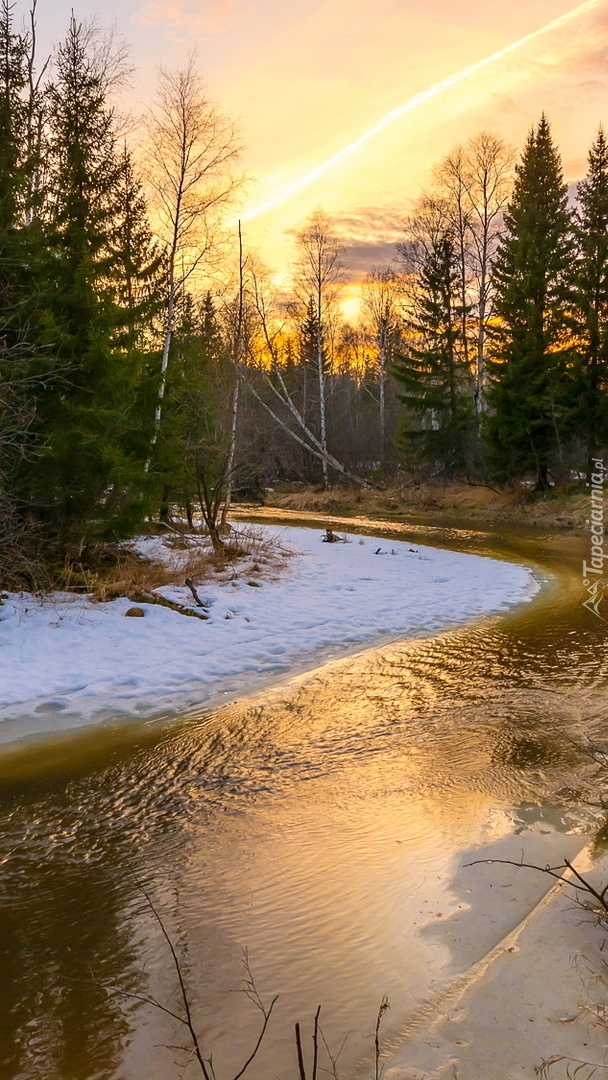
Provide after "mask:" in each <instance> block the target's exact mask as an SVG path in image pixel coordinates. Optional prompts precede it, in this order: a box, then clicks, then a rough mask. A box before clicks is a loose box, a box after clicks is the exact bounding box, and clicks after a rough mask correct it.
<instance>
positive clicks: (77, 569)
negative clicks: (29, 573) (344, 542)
mask: <svg viewBox="0 0 608 1080" xmlns="http://www.w3.org/2000/svg"><path fill="white" fill-rule="evenodd" d="M293 554H294V553H293V552H292V551H291V550H290V549H288V548H287V547H285V545H284V544H283V543H282V542H281V540H280V537H279V536H278V535H269V534H268V532H267V531H266V532H263V531H262V530H260V529H259V528H256V527H255V526H243V525H241V526H239V527H238V529H234V528H233V529H231V531H230V533H229V534H228V535H227V537H226V544H225V547H224V549H223V550H222V551H220V552H214V551H213V549H212V548H211V545H210V543H209V539H208V537H207V536H205V535H204V534H202V533H199V532H186V531H185V530H179V531H175V532H173V531H172V532H171V533H170V534H168V535H167V536H165V537H164V538H163V541H162V546H161V548H160V551H159V557H158V558H157V559H153V558H145V557H142V556H141V555H139V554H137V553H136V552H135V551H133V550H131V549H130V548H129V547H128V546H127V545H96V547H95V548H94V549H92V550H91V551H89V552H88V553H87V559H86V561H83V559H82V558H80V559H77V558H75V559H74V560H73V561H72V562H71V563H69V564H67V565H66V566H65V567H64V568H63V570H62V572H61V574H60V577H59V579H58V580H57V581H56V582H55V588H60V589H63V590H65V591H67V592H79V593H87V594H88V595H89V596H90V597H91V599H93V600H95V601H97V602H99V603H106V602H107V601H110V600H116V599H117V598H118V597H121V596H126V597H128V598H129V599H132V600H134V601H139V600H141V597H142V595H144V594H147V593H153V592H154V590H156V589H160V588H162V587H163V586H165V585H183V584H184V582H185V580H186V578H191V579H192V581H193V582H194V584H195V585H202V584H204V582H205V581H209V580H211V579H213V578H215V579H216V580H217V578H218V577H219V578H220V580H221V579H222V578H229V579H233V578H234V577H235V576H236V575H237V573H238V574H239V575H241V576H243V575H248V576H255V577H260V578H266V579H273V578H276V577H278V576H279V575H280V574H281V572H282V571H283V569H284V567H285V565H286V560H288V559H289V558H290V557H291V556H292V555H293Z"/></svg>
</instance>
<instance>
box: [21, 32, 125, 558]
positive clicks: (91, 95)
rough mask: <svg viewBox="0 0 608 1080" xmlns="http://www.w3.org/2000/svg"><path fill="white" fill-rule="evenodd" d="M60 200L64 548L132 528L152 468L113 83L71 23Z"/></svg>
mask: <svg viewBox="0 0 608 1080" xmlns="http://www.w3.org/2000/svg"><path fill="white" fill-rule="evenodd" d="M49 145H50V153H51V180H52V186H53V199H52V203H51V207H50V212H51V215H52V228H51V231H50V243H49V250H48V256H49V276H52V280H53V289H52V293H51V294H50V297H49V304H48V336H49V340H50V341H52V342H53V343H54V348H55V351H56V353H57V355H58V357H59V359H60V362H61V364H62V381H63V386H62V392H61V393H60V394H54V395H51V396H50V397H48V398H47V399H42V401H41V405H40V409H41V414H42V416H43V419H44V423H45V430H46V436H47V445H46V449H45V453H44V454H43V455H42V457H41V459H40V462H39V468H38V470H37V483H38V489H37V495H38V499H39V504H40V506H41V508H42V507H46V513H47V518H48V519H49V525H50V527H51V528H56V531H57V533H58V536H59V539H60V542H61V545H62V547H63V549H64V550H66V549H67V545H69V543H70V542H71V541H73V540H78V542H79V543H81V542H82V540H83V538H86V537H87V536H88V535H89V534H90V533H91V532H92V531H94V530H97V531H100V528H101V529H102V530H103V525H101V526H100V523H103V522H104V521H106V522H108V523H109V525H110V524H111V529H112V532H113V533H115V532H116V530H120V529H122V528H128V527H129V526H130V525H131V524H132V523H133V521H134V520H135V519H136V518H137V516H138V514H140V513H141V512H142V503H141V492H142V484H143V478H142V472H143V467H142V465H143V463H142V462H141V461H140V460H138V459H137V455H136V454H134V453H133V452H132V450H131V449H130V448H129V438H130V431H131V426H132V416H131V415H130V414H131V411H132V408H133V393H134V383H135V382H136V373H135V378H134V371H133V367H132V364H131V360H132V356H131V354H130V353H129V350H128V349H125V348H124V347H122V346H123V340H122V337H121V336H122V335H123V334H124V329H125V324H128V322H129V320H130V319H131V318H132V315H131V314H126V310H127V309H128V306H129V301H128V298H125V297H124V296H121V295H120V289H121V288H124V282H125V252H124V244H123V250H122V251H121V252H119V251H117V250H116V247H115V240H116V229H117V206H116V195H117V191H119V190H120V186H121V177H122V178H124V168H122V169H121V161H120V157H119V155H118V154H117V152H116V146H115V137H114V118H113V114H112V111H111V109H110V108H109V107H108V105H107V102H106V99H105V88H104V84H103V79H102V77H101V75H100V73H99V71H98V68H97V66H96V65H95V64H94V63H93V61H92V60H91V58H90V56H89V55H88V53H87V45H86V35H85V34H84V32H83V28H82V26H81V24H79V23H77V21H76V19H75V18H74V16H72V19H71V22H70V26H69V31H68V34H67V37H66V40H65V41H64V43H63V44H62V45H61V46H60V48H59V50H58V55H57V76H56V81H55V83H54V85H53V86H52V87H51V92H50V116H49Z"/></svg>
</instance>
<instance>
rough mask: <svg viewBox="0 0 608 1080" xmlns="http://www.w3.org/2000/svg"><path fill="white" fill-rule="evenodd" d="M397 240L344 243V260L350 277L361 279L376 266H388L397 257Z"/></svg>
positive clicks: (353, 279)
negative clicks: (390, 241) (391, 241)
mask: <svg viewBox="0 0 608 1080" xmlns="http://www.w3.org/2000/svg"><path fill="white" fill-rule="evenodd" d="M395 245H396V242H393V243H382V242H379V243H374V242H373V241H370V242H369V243H367V244H349V243H348V242H345V243H344V262H345V265H346V269H347V272H348V277H349V279H350V280H352V281H360V280H361V278H364V277H365V275H366V274H368V273H369V271H370V270H371V269H372V267H374V266H387V265H388V264H389V263H394V262H395V259H396V258H397V248H396V246H395Z"/></svg>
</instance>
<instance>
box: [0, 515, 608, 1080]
mask: <svg viewBox="0 0 608 1080" xmlns="http://www.w3.org/2000/svg"><path fill="white" fill-rule="evenodd" d="M266 520H268V518H266ZM294 523H295V522H294ZM299 523H301V524H304V523H305V522H303V521H300V522H299ZM349 528H350V529H351V530H353V529H356V530H359V531H361V532H362V533H368V534H370V535H374V534H378V530H379V529H383V530H384V534H385V535H386V536H387V537H391V536H392V537H393V538H395V539H407V540H411V541H416V542H418V543H420V544H423V543H425V544H429V545H431V546H439V547H441V546H445V547H449V548H451V549H453V550H458V551H466V552H469V553H473V554H481V555H492V556H495V557H500V558H506V559H510V560H513V561H520V562H522V563H524V564H526V565H531V566H533V567H534V569H535V570H536V571H537V573H538V574H539V576H540V577H541V578H542V579H543V580H544V581H545V584H544V586H543V588H542V589H541V591H540V593H539V594H538V595H537V596H536V597H535V598H534V599H533V600H532V601H531V602H530V603H529V604H527V605H522V606H520V607H518V608H517V609H515V610H514V611H512V612H509V613H506V614H500V615H497V616H492V617H489V618H487V619H486V620H484V621H481V622H476V623H475V624H472V625H469V626H465V627H462V628H460V629H455V630H450V631H447V632H444V633H441V634H438V635H437V636H434V637H427V638H421V639H418V640H411V641H403V642H391V643H385V644H383V645H381V646H380V647H378V648H372V649H369V650H367V651H365V652H361V653H359V654H358V655H356V656H349V657H343V658H340V659H336V660H330V661H329V662H328V663H326V664H324V665H323V666H321V667H320V668H318V669H316V670H315V671H314V672H312V673H310V672H309V673H307V674H303V675H300V676H298V677H297V678H295V679H292V680H290V681H286V682H283V684H282V685H280V686H278V687H276V688H274V689H272V690H266V691H264V693H263V694H262V695H261V696H259V697H251V698H243V699H241V700H240V701H237V702H233V703H232V704H230V705H228V706H227V707H225V708H222V709H216V710H212V711H209V710H207V711H205V712H201V713H199V714H197V713H196V712H193V711H190V713H189V714H188V715H187V716H185V717H182V718H177V719H175V718H174V719H172V721H171V722H167V721H166V720H163V721H162V722H157V721H153V722H151V723H141V722H140V723H138V724H130V723H129V724H125V723H122V724H118V725H116V726H112V725H107V726H105V727H103V728H102V729H98V730H93V731H90V732H86V733H83V734H81V735H79V736H73V735H64V736H63V737H61V738H59V737H57V738H55V739H53V740H52V741H51V740H45V741H42V742H36V743H34V744H32V745H30V746H27V747H24V748H19V749H12V750H11V749H7V750H6V751H4V753H3V754H2V756H0V798H1V800H2V812H3V821H4V828H3V830H2V841H1V847H0V860H2V862H3V874H2V881H1V884H0V889H1V900H2V912H3V914H2V918H1V924H0V926H1V929H0V933H1V935H2V938H1V942H2V944H1V949H0V955H1V970H0V1013H1V1015H2V1017H3V1021H2V1024H1V1026H0V1037H1V1047H0V1075H1V1076H2V1077H6V1078H7V1080H41V1078H42V1077H44V1078H45V1080H119V1078H120V1080H144V1078H145V1080H172V1078H173V1077H177V1076H179V1075H184V1077H186V1078H188V1077H193V1076H196V1075H200V1073H197V1072H196V1069H195V1063H193V1062H190V1064H188V1065H187V1066H186V1067H185V1069H184V1068H182V1067H181V1066H182V1065H183V1063H184V1062H185V1061H186V1056H187V1055H186V1054H185V1053H184V1052H182V1051H179V1050H175V1049H167V1048H166V1046H165V1045H164V1044H172V1045H173V1046H175V1044H176V1043H181V1042H182V1041H183V1039H184V1033H183V1032H182V1031H180V1025H179V1024H178V1022H177V1021H176V1020H174V1019H172V1018H171V1017H170V1016H169V1015H168V1014H167V1013H166V1012H162V1011H161V1010H159V1009H158V1008H155V1007H153V1006H152V1005H150V1004H147V1003H145V1002H142V1001H141V1000H140V998H141V996H143V997H149V996H154V997H155V998H156V1000H157V1001H159V1002H160V1003H161V1004H163V1005H164V1006H165V1007H166V1008H168V1009H170V1010H171V1011H174V1012H175V1011H176V1009H177V1008H178V1005H177V1002H178V999H177V988H176V978H175V972H174V970H173V968H172V964H171V957H170V954H169V953H168V947H167V943H166V941H165V940H164V938H163V934H162V932H161V928H160V926H159V924H158V922H157V921H156V920H155V917H154V914H153V912H152V911H151V909H150V906H149V902H148V899H147V898H146V895H144V892H143V891H142V886H143V889H145V890H146V892H147V894H148V896H149V897H150V898H151V899H152V901H153V903H154V904H155V906H156V908H157V910H158V911H159V912H160V913H161V916H162V921H163V925H164V926H165V928H166V929H167V931H168V933H169V935H170V937H171V940H172V941H173V942H174V943H175V946H176V949H177V952H178V955H179V957H180V963H181V966H182V971H183V973H184V977H185V980H186V983H187V986H188V988H189V993H190V995H191V997H192V1002H193V1014H194V1017H195V1022H196V1026H197V1029H198V1030H199V1032H200V1035H201V1041H202V1044H203V1046H204V1048H205V1052H206V1054H207V1055H208V1054H210V1053H212V1054H213V1063H214V1067H215V1071H216V1074H217V1077H218V1080H224V1078H229V1077H233V1076H234V1075H235V1074H236V1073H237V1072H238V1069H239V1065H240V1064H242V1063H243V1061H244V1060H245V1059H246V1058H247V1056H248V1051H249V1050H250V1048H251V1047H252V1045H253V1044H254V1043H255V1040H256V1037H257V1032H258V1030H259V1026H260V1013H259V1010H257V1009H256V1007H255V1005H254V1004H252V1003H251V1001H250V1000H248V999H247V997H246V996H245V995H244V994H242V993H238V992H236V991H238V990H239V989H242V988H243V985H244V984H243V981H242V980H243V950H247V955H248V962H249V966H250V970H251V972H252V974H253V977H254V980H255V985H256V988H257V991H258V993H259V994H260V995H261V998H262V1000H263V1001H264V1002H266V1003H269V1002H270V1001H271V1000H272V998H273V997H274V996H275V995H276V994H278V995H279V999H278V1001H277V1004H276V1006H275V1009H274V1012H273V1016H272V1019H271V1022H270V1024H269V1027H268V1032H267V1035H266V1038H265V1040H264V1042H263V1044H262V1048H261V1050H260V1053H259V1054H258V1056H257V1058H256V1060H255V1062H254V1063H253V1064H252V1066H251V1067H250V1069H249V1070H248V1073H247V1074H246V1075H248V1076H250V1077H251V1080H267V1078H269V1077H275V1076H279V1077H282V1078H283V1077H284V1078H286V1080H287V1078H291V1077H295V1076H296V1075H297V1073H296V1058H295V1049H294V1024H295V1022H296V1021H299V1022H300V1024H301V1025H302V1030H303V1032H304V1039H305V1046H306V1053H307V1054H308V1053H309V1051H310V1046H311V1037H310V1035H311V1031H312V1024H313V1018H314V1014H315V1011H316V1009H317V1007H318V1006H319V1005H321V1014H320V1018H321V1025H322V1030H323V1035H324V1037H325V1039H326V1040H327V1044H328V1046H329V1048H330V1050H331V1052H332V1054H333V1056H334V1057H335V1055H336V1054H337V1053H338V1051H340V1048H341V1047H343V1048H342V1051H341V1054H340V1059H339V1065H338V1071H339V1074H340V1075H341V1076H343V1077H352V1078H354V1077H357V1076H369V1075H370V1072H371V1071H373V1068H372V1066H371V1064H370V1063H371V1061H372V1058H373V1038H372V1037H371V1035H372V1032H373V1029H374V1024H375V1020H376V1014H377V1010H378V1007H379V1004H380V1002H381V1000H382V998H383V996H384V995H387V996H388V999H389V1001H390V1005H391V1008H390V1010H389V1011H387V1012H386V1014H385V1015H384V1017H383V1021H382V1036H383V1040H384V1042H385V1044H386V1047H387V1048H388V1047H390V1046H396V1045H399V1043H400V1039H401V1037H402V1034H403V1032H405V1031H406V1030H407V1028H408V1024H409V1023H410V1021H411V1019H412V1018H413V1017H414V1016H416V1015H417V1014H419V1012H420V1009H421V1008H424V1007H425V1006H426V1005H428V1006H429V1007H430V1008H432V1003H433V999H434V995H435V994H436V992H437V988H438V987H439V986H441V985H442V984H443V983H444V982H445V980H446V979H449V978H450V977H452V976H453V975H455V974H458V973H459V972H465V971H466V970H467V969H469V968H470V967H471V965H473V964H475V962H476V961H477V960H478V959H479V958H480V957H481V956H483V955H484V954H485V953H486V952H487V951H488V949H490V948H492V946H493V945H494V944H496V942H497V941H499V940H500V939H501V936H504V934H505V933H506V932H507V931H508V930H509V929H511V928H512V927H513V926H514V925H516V924H517V922H518V921H519V920H520V919H521V918H523V917H524V916H525V914H526V913H527V911H529V910H530V907H531V906H533V904H534V903H535V902H536V900H537V899H539V898H540V896H541V895H542V894H543V892H544V891H545V890H546V888H547V883H546V881H544V880H542V878H541V877H538V878H533V879H530V880H528V879H526V880H525V883H524V880H523V878H522V879H519V880H518V881H517V883H514V881H513V875H511V876H507V877H505V878H504V879H500V881H498V880H497V879H496V878H489V877H484V873H483V869H482V868H479V867H477V868H473V867H472V868H469V869H467V870H463V863H464V862H469V861H471V860H472V859H474V858H475V857H482V858H486V857H488V856H489V855H495V854H498V855H500V856H501V857H505V856H506V857H514V858H519V856H520V853H521V852H522V850H525V853H526V858H527V859H529V860H530V861H540V862H542V863H545V862H546V861H550V860H552V859H554V858H558V860H559V858H561V857H563V856H564V855H567V856H570V857H572V856H574V855H575V854H576V852H578V851H579V850H580V849H581V848H582V847H583V845H584V844H585V843H586V841H587V839H588V834H589V831H590V829H591V828H592V822H593V812H592V811H591V810H589V811H583V810H582V809H581V808H580V807H577V806H576V805H574V806H573V805H572V800H571V798H568V797H567V793H566V788H567V786H568V784H569V783H571V782H572V781H573V779H574V778H575V777H577V778H578V777H579V776H580V768H581V763H580V755H579V754H578V753H577V752H576V750H575V749H574V748H573V746H572V745H571V743H570V742H569V741H568V739H567V738H564V734H563V733H564V732H565V733H567V734H568V733H569V734H574V733H575V732H576V731H577V730H581V729H583V728H584V729H585V730H588V731H591V732H593V733H595V734H596V735H597V734H598V733H599V734H601V732H602V730H603V726H605V716H606V709H607V706H606V681H607V675H608V670H607V667H608V662H607V655H606V640H605V628H604V623H603V622H602V621H601V620H600V619H598V618H597V617H595V616H594V615H593V614H592V613H590V612H588V611H586V610H584V609H583V608H582V603H581V600H582V587H581V572H580V566H581V561H582V557H583V553H584V543H585V541H584V538H583V539H581V538H577V537H574V536H572V535H568V534H539V533H538V532H534V531H532V530H530V531H524V530H509V531H504V530H503V531H499V530H488V531H481V530H478V529H474V530H468V529H466V528H462V527H456V528H455V527H451V526H449V525H446V526H439V525H436V526H432V527H430V526H422V525H420V526H417V525H415V524H413V523H411V522H410V523H408V524H403V525H400V524H399V523H396V522H391V523H386V524H385V525H381V524H379V523H378V522H371V521H365V520H361V519H359V520H356V521H351V522H350V523H349ZM494 889H502V891H503V894H504V896H505V903H504V904H502V903H500V904H498V905H497V904H496V903H495V902H494V899H493V897H494V895H495V894H493V893H490V890H494ZM507 897H508V899H507ZM488 910H491V912H492V917H491V918H489V919H488V918H486V917H484V913H487V912H488ZM456 926H457V927H458V933H457V934H456V933H454V927H456ZM109 986H111V987H113V988H115V990H117V991H121V993H116V992H113V991H110V990H109V989H108V987H109ZM123 992H124V993H123ZM128 994H131V995H137V996H132V997H129V996H127V995H128ZM344 1040H346V1042H344ZM549 1049H550V1048H549ZM387 1052H388V1051H387ZM176 1062H178V1063H181V1064H180V1065H176V1064H175V1063H176ZM323 1064H324V1066H327V1059H325V1060H324V1062H323ZM535 1064H536V1062H530V1076H533V1075H534V1071H533V1070H534V1065H535Z"/></svg>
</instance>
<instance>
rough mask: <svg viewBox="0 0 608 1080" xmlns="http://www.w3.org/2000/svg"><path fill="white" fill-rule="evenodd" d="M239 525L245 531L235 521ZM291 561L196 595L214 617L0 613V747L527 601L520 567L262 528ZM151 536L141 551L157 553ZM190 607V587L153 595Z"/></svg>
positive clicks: (167, 706)
mask: <svg viewBox="0 0 608 1080" xmlns="http://www.w3.org/2000/svg"><path fill="white" fill-rule="evenodd" d="M237 528H241V527H240V526H239V527H237ZM259 528H260V531H261V532H263V533H264V534H266V535H273V536H278V537H279V538H280V541H281V543H282V544H283V545H285V546H287V547H288V548H290V549H291V550H292V551H293V552H295V554H294V556H293V557H292V558H289V559H283V560H282V562H283V567H282V570H281V573H280V574H279V575H273V574H272V573H269V572H268V569H267V568H265V567H263V566H261V565H257V564H254V561H253V560H252V559H250V560H247V559H245V560H242V561H239V562H237V563H235V564H233V565H232V567H231V568H230V569H229V570H227V571H226V572H224V573H223V574H221V575H217V577H216V578H215V579H214V580H212V581H211V582H205V584H204V585H202V586H201V587H200V593H201V595H202V596H203V597H204V599H205V600H206V601H209V619H208V621H202V620H200V619H195V618H185V617H184V616H183V615H180V614H179V613H177V612H175V611H172V610H169V609H167V608H164V607H159V606H157V605H154V604H148V605H142V607H143V609H144V611H145V617H144V618H125V613H126V611H127V610H128V609H129V608H130V607H132V604H131V602H130V601H129V600H127V599H118V600H114V601H112V602H111V603H91V602H90V601H88V600H87V599H85V598H83V597H74V596H68V595H59V594H55V595H53V596H52V597H49V598H46V599H44V600H42V601H41V600H38V599H35V598H33V597H31V596H29V595H21V596H15V595H13V596H11V597H9V599H7V600H5V601H4V604H3V606H2V607H0V721H2V722H3V723H0V739H3V740H6V739H9V738H10V739H14V738H19V737H21V736H26V735H29V734H35V733H37V732H41V731H50V730H58V729H63V728H71V727H77V726H80V725H83V724H89V723H94V722H97V721H100V720H104V719H107V718H109V717H112V716H121V715H122V716H131V717H133V718H138V717H151V716H155V715H158V714H160V713H163V712H167V711H171V710H180V709H187V708H189V707H192V706H204V705H205V704H207V703H215V702H217V701H218V700H222V699H224V700H225V699H227V698H229V697H231V696H235V695H237V694H240V693H244V692H246V691H248V690H251V689H253V688H255V687H256V686H258V685H261V684H262V683H263V682H267V681H269V680H270V679H272V678H273V677H276V678H280V677H284V676H285V675H286V674H288V673H289V672H290V671H292V670H301V669H302V668H303V667H305V666H308V665H309V664H310V666H312V665H313V664H314V663H315V662H316V661H317V660H321V659H323V658H324V657H327V656H328V655H332V654H333V655H336V654H338V655H339V653H340V652H341V651H342V650H345V649H347V648H352V647H353V646H356V645H364V644H365V643H367V642H369V643H370V644H372V643H373V642H374V640H376V639H380V638H382V637H384V636H387V635H399V634H403V635H404V636H408V637H422V636H426V635H430V634H433V633H435V632H437V631H438V630H441V629H444V628H447V627H450V626H455V625H457V624H460V623H463V622H465V621H467V620H469V619H474V618H478V617H480V616H484V615H488V614H490V613H492V612H499V611H503V610H505V609H506V608H508V607H510V606H512V605H513V604H517V603H520V602H524V601H526V600H529V599H531V598H532V596H533V595H534V594H535V592H536V591H537V589H538V587H539V586H538V584H537V582H536V581H535V580H534V578H533V577H532V575H531V573H530V572H529V570H527V569H526V568H525V567H522V566H517V565H514V564H512V563H503V562H499V561H497V560H493V559H486V558H480V557H478V556H475V555H466V554H460V553H456V552H450V551H443V550H438V549H435V548H430V547H421V546H418V545H412V544H408V543H400V542H396V541H387V540H386V539H374V538H370V537H358V536H353V537H349V540H350V542H349V543H344V544H343V543H336V544H325V543H322V542H321V541H322V535H323V534H322V533H321V532H318V531H313V530H309V529H297V528H285V529H281V530H277V529H276V528H275V527H270V526H261V527H259ZM161 546H162V542H161V541H159V540H158V539H157V538H154V539H152V538H151V539H149V540H145V539H143V540H142V541H141V542H140V543H139V544H138V550H139V551H140V552H142V553H146V552H147V553H148V554H150V555H152V554H153V555H154V557H158V556H159V553H160V554H161V556H162V554H163V552H162V550H160V548H161ZM160 591H161V592H162V593H163V594H164V595H165V596H168V597H170V598H172V599H175V600H178V601H179V602H180V603H182V604H184V605H189V606H193V600H192V597H191V595H190V592H189V590H188V589H187V588H185V587H183V588H181V587H177V586H171V587H166V588H164V589H162V590H160Z"/></svg>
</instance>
